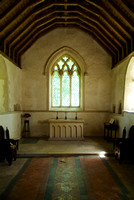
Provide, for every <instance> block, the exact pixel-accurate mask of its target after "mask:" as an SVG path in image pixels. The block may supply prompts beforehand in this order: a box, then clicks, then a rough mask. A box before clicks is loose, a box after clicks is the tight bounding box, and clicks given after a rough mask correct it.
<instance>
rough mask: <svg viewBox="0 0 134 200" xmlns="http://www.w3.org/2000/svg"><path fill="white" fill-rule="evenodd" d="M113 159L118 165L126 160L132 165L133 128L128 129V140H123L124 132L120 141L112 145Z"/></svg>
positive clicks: (133, 147) (133, 158)
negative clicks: (116, 160)
mask: <svg viewBox="0 0 134 200" xmlns="http://www.w3.org/2000/svg"><path fill="white" fill-rule="evenodd" d="M114 154H115V158H116V159H118V160H119V162H120V163H122V162H123V160H125V159H127V160H130V161H131V162H133V163H134V126H131V128H130V129H129V135H128V138H125V130H124V132H123V136H122V139H120V140H119V141H118V143H117V141H116V142H115V144H114Z"/></svg>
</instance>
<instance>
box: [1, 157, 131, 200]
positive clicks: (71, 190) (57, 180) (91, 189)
mask: <svg viewBox="0 0 134 200" xmlns="http://www.w3.org/2000/svg"><path fill="white" fill-rule="evenodd" d="M0 199H1V200H2V199H3V200H4V199H7V200H43V199H44V200H51V199H52V200H81V199H82V200H88V199H89V200H128V197H127V189H126V188H125V186H124V185H123V183H122V182H121V181H120V179H119V178H118V176H117V175H116V173H115V172H114V171H113V169H112V168H111V166H110V165H109V164H108V162H107V160H106V159H105V158H103V159H102V158H100V157H96V156H78V157H55V158H54V157H48V158H29V159H28V161H27V162H26V163H25V165H24V166H23V167H22V169H21V170H20V171H19V172H18V174H17V175H16V176H15V177H14V179H13V180H12V181H11V183H10V184H9V185H8V187H7V189H6V190H5V192H4V193H3V194H2V195H1V196H0Z"/></svg>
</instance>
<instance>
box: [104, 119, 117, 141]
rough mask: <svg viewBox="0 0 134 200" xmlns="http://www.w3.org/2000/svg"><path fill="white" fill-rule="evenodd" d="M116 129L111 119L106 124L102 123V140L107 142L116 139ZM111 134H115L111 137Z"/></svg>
mask: <svg viewBox="0 0 134 200" xmlns="http://www.w3.org/2000/svg"><path fill="white" fill-rule="evenodd" d="M117 129H118V125H117V124H116V123H115V120H114V119H113V118H112V119H110V121H109V122H108V123H104V139H106V140H107V141H110V140H112V139H113V138H116V131H117ZM113 132H114V133H115V135H114V137H113Z"/></svg>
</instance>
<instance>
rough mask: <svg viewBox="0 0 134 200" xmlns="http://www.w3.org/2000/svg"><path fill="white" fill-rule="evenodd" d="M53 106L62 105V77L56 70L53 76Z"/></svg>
mask: <svg viewBox="0 0 134 200" xmlns="http://www.w3.org/2000/svg"><path fill="white" fill-rule="evenodd" d="M52 106H60V77H59V75H58V72H54V75H53V77H52Z"/></svg>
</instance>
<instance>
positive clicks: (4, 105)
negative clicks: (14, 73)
mask: <svg viewBox="0 0 134 200" xmlns="http://www.w3.org/2000/svg"><path fill="white" fill-rule="evenodd" d="M7 111H8V76H7V68H6V64H5V61H4V59H3V57H2V56H0V112H7Z"/></svg>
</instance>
